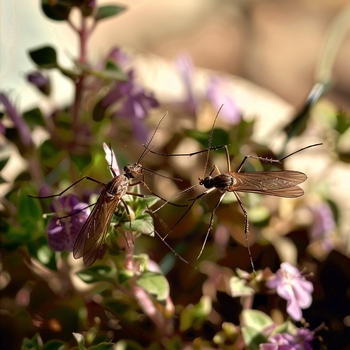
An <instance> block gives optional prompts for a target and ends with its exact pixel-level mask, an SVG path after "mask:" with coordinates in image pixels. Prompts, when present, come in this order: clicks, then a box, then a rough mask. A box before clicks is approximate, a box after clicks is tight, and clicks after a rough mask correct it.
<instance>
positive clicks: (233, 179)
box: [145, 108, 322, 273]
mask: <svg viewBox="0 0 350 350" xmlns="http://www.w3.org/2000/svg"><path fill="white" fill-rule="evenodd" d="M220 110H221V108H220ZM220 110H219V111H218V113H217V115H216V117H215V119H214V123H213V126H212V129H211V131H210V134H209V139H208V148H207V149H206V150H203V151H198V152H193V153H187V154H186V153H178V154H162V153H157V152H154V151H152V150H150V152H151V153H154V154H157V155H163V156H192V155H195V154H199V153H203V152H207V153H206V161H205V167H204V172H203V176H202V177H200V178H198V183H197V184H195V185H192V186H190V187H188V188H187V189H185V190H183V191H181V192H179V193H177V194H176V195H174V196H172V197H171V198H170V200H171V199H173V198H174V197H177V196H179V195H181V194H183V193H187V192H189V191H192V190H193V189H194V188H195V187H197V186H204V188H205V189H206V191H204V192H203V193H201V194H199V195H198V196H197V197H195V198H192V199H190V201H192V203H191V204H190V205H189V207H188V208H187V210H186V211H185V213H184V214H183V215H182V216H181V217H180V219H178V220H177V222H176V223H175V225H174V226H173V227H172V229H171V230H170V231H169V232H168V233H167V234H166V236H164V237H163V238H162V239H163V240H165V239H166V238H167V236H168V235H169V234H170V233H171V232H172V231H173V230H174V229H175V227H176V226H177V225H178V224H179V222H180V221H181V220H182V219H183V218H184V217H185V216H186V214H187V213H188V212H189V211H190V210H191V208H192V206H193V205H194V204H195V203H196V201H197V200H198V199H200V198H202V197H204V196H206V195H207V194H209V193H211V192H213V191H215V190H218V191H219V192H220V193H221V196H220V198H219V200H218V201H217V202H216V204H215V206H214V208H213V210H212V212H211V217H210V222H209V227H208V230H207V232H206V235H205V238H204V242H203V245H202V247H201V250H200V252H199V255H198V256H197V259H199V257H200V256H201V255H202V253H203V250H204V247H205V244H206V242H207V239H208V237H209V234H210V231H211V230H212V228H213V223H214V215H215V212H216V210H217V209H218V207H219V205H220V203H221V202H222V200H223V198H224V196H225V194H226V193H227V192H232V193H233V194H234V195H235V197H236V199H237V201H238V204H239V206H240V208H241V210H242V212H243V215H244V234H245V241H246V245H247V248H248V254H249V259H250V264H251V267H252V270H253V272H254V273H255V268H254V263H253V258H252V254H251V250H250V246H249V240H248V234H249V218H248V213H247V210H246V209H245V207H244V205H243V202H242V200H241V198H240V197H239V195H238V193H237V192H247V193H257V194H263V195H269V196H276V197H284V198H297V197H300V196H302V195H303V194H304V191H303V190H302V189H301V188H300V187H299V186H298V185H299V184H301V183H303V182H304V181H305V180H306V179H307V176H306V175H305V174H304V173H302V172H300V171H293V170H275V171H256V172H241V171H242V168H243V165H244V164H245V162H246V161H247V159H248V158H250V159H257V160H260V161H262V162H268V163H278V164H281V163H282V161H283V160H285V159H286V158H289V157H290V156H292V155H294V154H296V153H299V152H301V151H303V150H305V149H308V148H311V147H315V146H319V145H322V143H317V144H312V145H309V146H306V147H303V148H301V149H299V150H297V151H295V152H293V153H291V154H289V155H287V156H285V157H283V158H281V159H278V160H277V159H270V158H264V157H257V156H250V155H246V156H244V158H243V160H242V162H241V164H240V165H239V167H238V169H237V171H235V172H234V171H232V170H231V164H230V155H229V151H228V148H227V146H226V145H223V146H216V147H211V144H212V138H213V132H214V125H215V122H216V119H217V117H218V115H219V112H220ZM145 147H146V146H145ZM218 148H224V149H225V155H226V163H227V172H225V173H221V172H220V170H219V168H218V167H217V166H216V165H214V166H213V168H212V169H211V171H210V172H209V173H207V169H208V165H209V152H210V151H211V150H213V149H218ZM214 173H216V174H214ZM165 204H166V203H163V204H162V205H161V206H160V207H159V208H157V209H156V210H155V211H154V212H156V211H158V210H159V209H161V208H162V207H163V206H164V205H165Z"/></svg>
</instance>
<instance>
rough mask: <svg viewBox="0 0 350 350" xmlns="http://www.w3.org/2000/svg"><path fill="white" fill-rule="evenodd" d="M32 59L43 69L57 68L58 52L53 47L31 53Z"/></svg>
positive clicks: (42, 48)
mask: <svg viewBox="0 0 350 350" xmlns="http://www.w3.org/2000/svg"><path fill="white" fill-rule="evenodd" d="M29 55H30V57H31V59H32V60H33V61H34V62H35V63H36V64H37V65H38V66H39V67H42V68H57V66H58V64H57V54H56V50H55V49H54V48H53V47H51V46H45V47H41V48H40V49H36V50H32V51H29Z"/></svg>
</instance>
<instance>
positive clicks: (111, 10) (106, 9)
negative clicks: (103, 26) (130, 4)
mask: <svg viewBox="0 0 350 350" xmlns="http://www.w3.org/2000/svg"><path fill="white" fill-rule="evenodd" d="M125 10H126V6H116V5H105V6H100V7H99V8H98V9H97V12H96V16H95V20H96V22H97V21H101V20H102V19H105V18H109V17H113V16H116V15H119V14H120V13H122V12H124V11H125Z"/></svg>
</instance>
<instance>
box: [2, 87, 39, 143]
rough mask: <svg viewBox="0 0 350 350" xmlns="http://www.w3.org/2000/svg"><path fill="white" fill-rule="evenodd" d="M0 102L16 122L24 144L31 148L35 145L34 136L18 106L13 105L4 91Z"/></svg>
mask: <svg viewBox="0 0 350 350" xmlns="http://www.w3.org/2000/svg"><path fill="white" fill-rule="evenodd" d="M0 102H2V104H3V105H4V107H5V111H6V113H7V114H8V116H9V117H10V119H11V120H12V121H13V123H14V124H15V126H16V128H17V130H18V132H19V136H20V138H21V142H22V145H23V146H24V147H25V148H29V147H32V146H33V141H32V136H31V133H30V129H29V127H28V125H27V123H26V122H25V121H24V119H23V118H22V116H21V115H20V114H19V113H18V111H17V110H16V108H15V107H14V106H13V104H12V103H11V102H10V100H9V99H8V98H7V96H6V95H5V94H3V93H0Z"/></svg>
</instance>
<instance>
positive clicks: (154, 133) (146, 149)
mask: <svg viewBox="0 0 350 350" xmlns="http://www.w3.org/2000/svg"><path fill="white" fill-rule="evenodd" d="M167 115H168V112H166V113H165V114H164V115H163V117H162V118H161V119H160V121H159V122H158V124H157V126H156V128H155V129H154V131H153V134H152V136H151V138H150V139H149V140H148V142H147V143H146V145H143V146H145V149H144V150H143V152H142V153H141V155H140V157H139V159H138V161H137V164H139V163H140V162H141V160H142V159H143V158H144V157H145V156H146V154H147V153H148V152H150V149H149V146H150V144H151V142H152V141H153V139H154V136H155V135H156V132H157V131H158V129H159V126H160V124H161V123H162V121H163V120H164V118H165V117H166V116H167Z"/></svg>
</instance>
